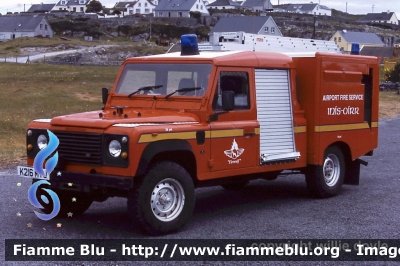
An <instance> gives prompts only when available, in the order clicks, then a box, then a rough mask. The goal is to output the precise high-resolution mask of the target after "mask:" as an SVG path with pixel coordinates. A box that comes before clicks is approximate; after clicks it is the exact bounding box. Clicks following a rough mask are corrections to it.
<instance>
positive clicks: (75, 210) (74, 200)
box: [33, 180, 93, 218]
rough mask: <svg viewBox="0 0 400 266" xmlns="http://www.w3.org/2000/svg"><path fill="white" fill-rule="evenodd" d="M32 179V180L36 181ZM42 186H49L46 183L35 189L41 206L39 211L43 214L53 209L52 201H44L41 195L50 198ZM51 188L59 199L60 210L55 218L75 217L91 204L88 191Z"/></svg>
mask: <svg viewBox="0 0 400 266" xmlns="http://www.w3.org/2000/svg"><path fill="white" fill-rule="evenodd" d="M36 181H37V180H34V181H33V182H36ZM42 188H49V186H48V185H40V186H39V188H38V189H37V191H36V199H37V200H38V202H39V203H40V204H41V205H42V206H43V208H42V209H40V211H41V212H42V213H44V214H49V213H51V212H52V211H53V208H54V207H53V206H54V203H53V202H52V201H48V202H45V201H43V200H42V196H45V198H47V200H49V199H51V197H50V196H49V194H48V193H47V192H46V191H45V190H43V189H42ZM51 190H53V191H54V192H55V193H56V194H57V196H58V198H59V200H60V211H59V212H58V214H57V216H56V217H55V218H65V217H76V216H79V215H81V214H83V213H84V212H85V211H86V210H87V209H88V208H89V207H90V205H91V204H92V202H93V199H92V197H91V196H90V195H89V194H88V193H83V192H75V191H65V190H58V189H51Z"/></svg>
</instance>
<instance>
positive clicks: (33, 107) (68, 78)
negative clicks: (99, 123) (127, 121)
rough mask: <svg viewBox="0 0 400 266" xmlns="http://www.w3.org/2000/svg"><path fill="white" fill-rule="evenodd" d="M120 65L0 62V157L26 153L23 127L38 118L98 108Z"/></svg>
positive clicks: (17, 155) (18, 156)
mask: <svg viewBox="0 0 400 266" xmlns="http://www.w3.org/2000/svg"><path fill="white" fill-rule="evenodd" d="M118 70H119V67H95V66H90V67H87V66H85V67H80V66H79V67H76V66H75V67H73V66H55V65H46V64H28V65H25V64H14V63H0V91H1V92H2V93H1V95H2V96H1V97H0V135H1V138H0V159H3V160H4V159H6V158H20V157H21V156H24V155H25V130H26V127H27V125H28V123H29V122H30V121H31V120H33V119H37V118H52V117H54V116H58V115H63V114H70V113H76V112H84V111H89V110H98V109H101V107H102V104H101V88H102V87H108V88H111V87H112V85H113V83H114V80H115V77H116V75H117V73H118Z"/></svg>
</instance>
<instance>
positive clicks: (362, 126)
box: [315, 122, 377, 132]
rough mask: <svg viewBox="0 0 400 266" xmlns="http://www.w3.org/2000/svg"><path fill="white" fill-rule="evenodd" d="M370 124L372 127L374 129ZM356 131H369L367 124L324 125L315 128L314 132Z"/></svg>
mask: <svg viewBox="0 0 400 266" xmlns="http://www.w3.org/2000/svg"><path fill="white" fill-rule="evenodd" d="M374 123H376V126H377V122H373V123H372V125H371V126H372V127H376V126H374V125H373V124H374ZM356 129H369V125H368V123H359V124H342V125H326V126H315V132H329V131H343V130H356Z"/></svg>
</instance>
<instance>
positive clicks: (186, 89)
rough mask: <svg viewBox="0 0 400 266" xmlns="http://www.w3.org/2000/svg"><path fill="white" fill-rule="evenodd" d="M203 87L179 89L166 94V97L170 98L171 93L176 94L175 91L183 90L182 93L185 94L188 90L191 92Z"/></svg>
mask: <svg viewBox="0 0 400 266" xmlns="http://www.w3.org/2000/svg"><path fill="white" fill-rule="evenodd" d="M201 89H202V87H192V88H182V89H177V90H175V91H174V92H171V93H170V94H167V95H166V96H165V99H168V98H169V96H171V95H173V94H175V93H177V92H183V94H182V95H184V94H185V93H186V92H189V91H197V90H201Z"/></svg>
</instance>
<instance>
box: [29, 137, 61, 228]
mask: <svg viewBox="0 0 400 266" xmlns="http://www.w3.org/2000/svg"><path fill="white" fill-rule="evenodd" d="M47 134H48V135H49V143H48V145H47V146H46V147H45V148H44V149H42V150H41V151H39V152H38V154H37V155H36V157H35V159H34V161H33V168H34V169H35V171H36V172H37V173H38V174H40V175H42V176H46V175H50V173H51V172H52V171H53V170H54V168H55V167H56V165H57V162H58V152H56V153H55V154H54V155H53V156H52V157H50V158H49V159H48V160H47V162H46V165H45V168H46V169H43V163H44V161H45V160H46V158H47V157H49V156H50V155H51V154H52V153H53V152H54V151H55V150H56V149H57V147H58V145H59V144H60V141H59V140H58V138H57V137H56V135H54V134H53V132H51V131H50V130H47ZM40 185H50V183H49V182H48V181H46V180H40V181H37V182H35V183H33V184H32V185H31V187H30V188H29V190H28V199H29V201H30V202H31V204H32V205H33V206H34V207H36V208H38V209H45V210H46V212H48V208H44V207H43V206H42V204H41V203H40V202H39V200H38V197H36V194H37V191H38V189H39V186H40ZM41 190H42V191H40V192H39V193H41V195H40V200H41V201H42V202H43V203H45V204H46V205H48V204H50V200H49V198H48V197H47V196H46V195H43V194H42V193H43V191H45V192H47V194H48V196H50V199H51V201H52V202H53V210H52V211H51V212H50V213H47V214H43V213H39V212H37V211H34V212H35V214H36V216H37V217H39V218H40V219H42V220H44V221H48V220H50V219H53V218H54V217H56V216H57V214H58V212H59V211H60V207H61V206H60V199H59V198H58V196H57V194H56V193H55V192H54V191H52V190H51V189H48V188H41Z"/></svg>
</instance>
